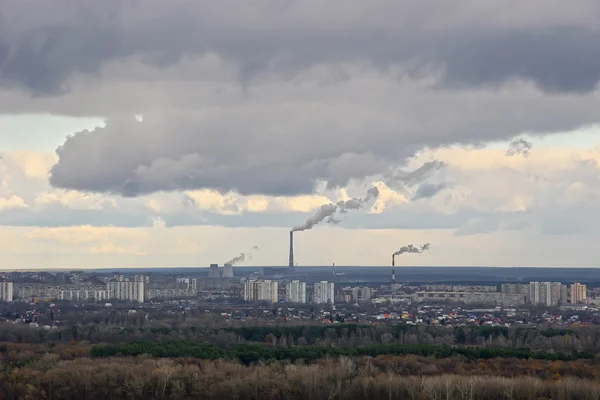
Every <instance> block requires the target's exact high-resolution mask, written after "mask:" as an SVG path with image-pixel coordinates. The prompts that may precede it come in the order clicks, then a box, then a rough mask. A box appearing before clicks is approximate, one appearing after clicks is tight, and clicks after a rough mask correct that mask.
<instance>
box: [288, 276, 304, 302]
mask: <svg viewBox="0 0 600 400" xmlns="http://www.w3.org/2000/svg"><path fill="white" fill-rule="evenodd" d="M285 300H286V301H288V302H290V303H306V283H304V282H300V281H298V280H296V281H290V282H288V283H287V285H286V288H285Z"/></svg>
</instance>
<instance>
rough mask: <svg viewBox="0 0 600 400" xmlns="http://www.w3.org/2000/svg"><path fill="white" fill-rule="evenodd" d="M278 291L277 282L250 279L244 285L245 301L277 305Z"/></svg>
mask: <svg viewBox="0 0 600 400" xmlns="http://www.w3.org/2000/svg"><path fill="white" fill-rule="evenodd" d="M278 289H279V288H278V284H277V281H271V280H258V279H250V280H247V281H246V282H245V283H244V300H246V301H256V300H258V301H268V302H271V303H277V302H278V301H279V296H278V294H279V293H278Z"/></svg>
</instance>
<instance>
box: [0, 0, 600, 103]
mask: <svg viewBox="0 0 600 400" xmlns="http://www.w3.org/2000/svg"><path fill="white" fill-rule="evenodd" d="M36 8H37V9H36V13H35V14H37V15H39V16H37V17H35V16H32V14H33V13H32V12H31V9H30V7H29V5H27V4H25V3H23V2H20V1H18V0H0V9H2V10H3V15H2V20H1V21H0V22H1V23H0V26H1V27H2V29H1V30H0V37H1V38H2V39H1V41H0V84H3V85H5V86H18V87H22V88H26V89H28V90H30V91H32V92H33V93H37V94H50V93H60V92H61V91H65V90H69V78H70V77H71V76H73V75H74V74H76V73H96V72H98V71H99V69H100V68H101V66H102V65H103V64H104V63H105V62H107V61H111V60H117V59H121V58H124V57H127V56H132V55H141V56H142V58H143V59H144V61H145V62H146V63H148V64H150V65H156V66H159V67H165V66H168V65H172V64H174V63H177V62H178V61H180V60H181V59H182V58H184V57H186V56H194V55H201V54H207V53H216V54H219V55H221V56H223V57H224V58H226V59H229V60H232V61H233V62H234V63H235V64H236V65H237V66H238V74H239V78H240V79H241V80H244V81H247V80H249V79H256V78H260V76H262V74H263V73H264V72H270V73H276V74H280V75H282V76H287V77H289V75H290V74H291V75H293V74H294V73H295V71H297V70H298V69H300V68H304V67H307V66H310V65H315V64H319V63H327V62H338V61H356V60H371V61H372V62H373V64H375V65H379V66H380V67H382V68H387V67H389V66H390V65H394V64H398V63H403V64H407V65H411V66H413V67H415V70H418V69H419V67H422V66H434V67H436V68H442V69H443V70H444V71H445V73H446V81H447V83H448V84H451V85H452V84H468V85H480V84H498V83H501V82H504V81H506V80H507V79H511V78H522V79H526V80H527V79H529V80H532V81H534V82H536V83H537V84H538V85H539V86H540V87H542V88H545V89H547V90H556V91H580V92H583V91H589V90H592V89H593V88H594V87H595V86H596V83H597V82H598V79H599V77H600V68H599V67H600V53H599V50H598V46H596V43H598V42H599V38H600V36H599V33H598V32H597V31H596V30H595V29H593V28H595V27H594V24H593V21H594V18H593V16H594V15H596V16H597V15H598V13H599V8H600V6H599V5H598V4H597V3H594V2H592V1H585V2H581V3H578V4H577V5H573V4H567V3H564V2H563V3H557V2H555V3H554V5H553V6H550V5H548V3H547V2H545V1H531V2H526V3H522V4H516V5H515V4H512V3H511V4H510V6H509V5H507V4H506V2H505V1H500V0H497V1H489V2H487V4H486V7H482V6H481V5H479V4H477V5H475V4H474V3H473V2H471V1H467V0H462V1H456V2H452V3H451V4H449V3H447V2H445V1H442V0H435V1H433V0H432V1H426V2H421V3H420V4H419V5H418V6H416V5H414V4H413V2H411V3H410V5H409V4H408V2H407V1H397V0H385V1H384V0H381V1H378V2H376V5H373V4H367V3H364V2H358V1H357V2H347V1H333V2H327V3H323V2H318V1H309V0H297V1H288V2H286V3H285V4H283V5H282V4H281V2H280V1H264V0H263V1H259V2H247V1H243V0H238V1H233V2H227V4H226V5H225V4H223V3H221V4H217V3H216V2H184V1H182V0H176V1H171V2H169V3H168V4H167V3H165V2H162V1H157V0H146V1H143V2H142V1H131V0H111V1H103V2H95V1H92V0H81V1H79V2H77V3H73V2H68V1H66V0H64V1H62V2H61V1H58V2H53V3H39V4H36ZM232 9H235V10H236V12H235V13H232V12H231V10H232ZM540 9H548V11H544V12H539V11H536V12H533V10H540ZM65 10H69V11H68V12H65ZM489 15H494V18H493V20H494V21H490V19H489ZM480 21H486V23H485V24H482V23H480ZM292 49H293V50H292Z"/></svg>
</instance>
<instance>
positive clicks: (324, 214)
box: [292, 186, 379, 232]
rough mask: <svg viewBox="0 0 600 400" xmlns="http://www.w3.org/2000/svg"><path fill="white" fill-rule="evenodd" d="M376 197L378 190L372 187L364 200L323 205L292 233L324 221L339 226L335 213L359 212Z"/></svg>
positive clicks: (349, 200)
mask: <svg viewBox="0 0 600 400" xmlns="http://www.w3.org/2000/svg"><path fill="white" fill-rule="evenodd" d="M378 196H379V189H377V187H375V186H373V187H372V188H370V189H369V190H367V195H366V196H365V198H364V199H358V198H356V197H353V198H351V199H348V200H342V201H338V202H337V203H336V204H333V203H329V204H323V205H322V206H321V208H319V209H318V210H317V212H316V213H315V214H314V215H313V216H311V217H309V218H308V219H307V220H306V221H304V223H303V224H302V225H297V226H295V227H293V228H292V231H293V232H298V231H305V230H308V229H311V228H312V227H313V226H315V225H317V224H319V223H321V222H323V221H325V222H326V223H328V224H339V223H340V222H341V220H340V219H338V218H336V217H335V213H336V212H339V213H340V214H346V213H347V212H348V211H350V210H359V209H361V208H362V207H363V206H364V205H365V204H367V203H368V202H370V201H371V200H375V199H377V197H378Z"/></svg>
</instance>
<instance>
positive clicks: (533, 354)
mask: <svg viewBox="0 0 600 400" xmlns="http://www.w3.org/2000/svg"><path fill="white" fill-rule="evenodd" d="M90 354H91V356H92V357H96V358H97V357H113V356H118V355H120V356H138V355H143V354H148V355H151V356H152V357H195V358H201V359H209V360H213V359H219V358H225V359H231V360H238V361H241V362H243V363H245V364H249V363H255V362H259V361H271V360H289V361H296V360H305V361H314V360H318V359H321V358H324V357H341V356H347V357H357V356H370V357H376V356H381V355H395V356H400V355H418V356H424V357H435V358H448V357H452V356H462V357H465V358H467V359H470V360H475V359H490V358H496V357H501V358H517V359H527V358H532V359H537V360H553V361H556V360H561V361H569V360H578V359H591V358H593V357H594V355H593V353H591V352H572V353H553V352H552V353H550V352H546V351H530V350H526V349H513V348H506V347H504V348H501V347H487V348H485V347H452V346H447V345H398V344H373V345H367V346H361V347H319V346H301V347H271V346H267V345H258V344H238V345H234V346H231V347H230V348H225V349H222V348H219V347H217V346H215V345H211V344H208V343H191V342H186V341H171V342H155V341H147V342H137V343H128V344H125V343H121V344H115V345H100V346H93V347H92V349H91V351H90Z"/></svg>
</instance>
